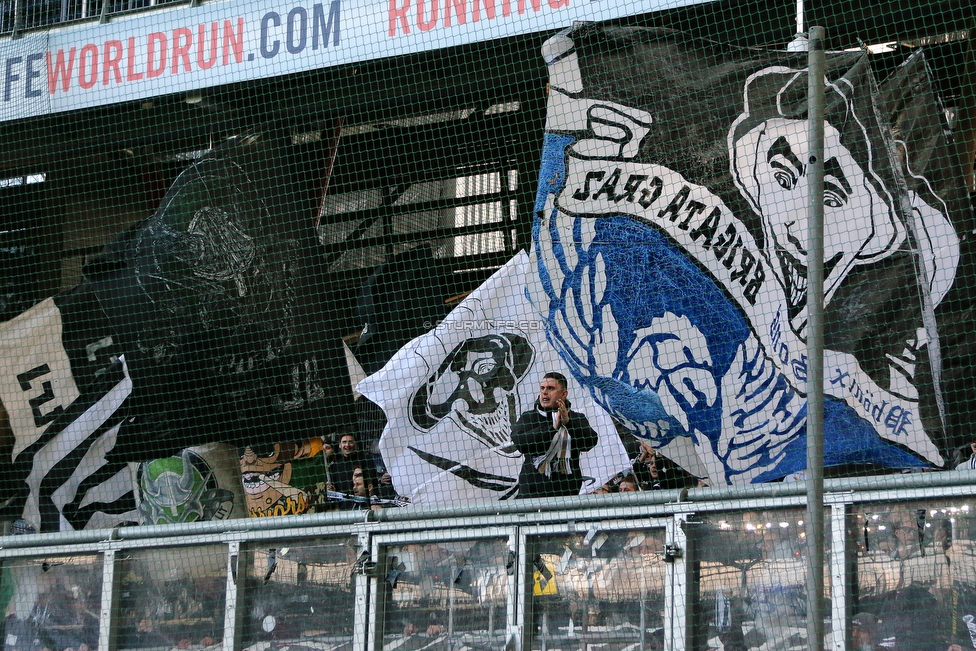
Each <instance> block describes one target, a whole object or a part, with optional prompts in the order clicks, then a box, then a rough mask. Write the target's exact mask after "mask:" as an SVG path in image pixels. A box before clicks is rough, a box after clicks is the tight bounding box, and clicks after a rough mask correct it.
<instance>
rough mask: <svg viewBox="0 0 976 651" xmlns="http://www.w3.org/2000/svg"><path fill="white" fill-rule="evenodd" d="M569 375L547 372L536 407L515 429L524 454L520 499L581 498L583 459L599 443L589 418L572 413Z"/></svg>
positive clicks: (520, 474) (518, 443)
mask: <svg viewBox="0 0 976 651" xmlns="http://www.w3.org/2000/svg"><path fill="white" fill-rule="evenodd" d="M568 393H569V392H568V391H567V390H566V376H564V375H563V374H562V373H555V372H550V373H546V374H545V376H543V378H542V382H541V384H540V386H539V399H538V400H536V402H535V407H534V408H533V409H530V410H529V411H527V412H525V413H523V414H522V415H521V416H520V417H519V419H518V422H516V423H515V425H514V426H513V427H512V442H513V443H514V444H515V448H516V449H517V450H518V451H519V452H521V453H522V456H523V457H524V461H523V462H522V471H521V472H520V473H519V492H518V497H517V499H527V498H531V497H559V496H563V495H579V492H580V487H581V486H582V485H583V475H582V473H581V472H580V463H579V457H580V453H581V452H587V451H589V450H592V449H593V448H594V447H595V446H596V444H597V433H596V432H595V431H593V428H592V427H590V423H589V421H587V420H586V416H584V415H583V414H581V413H579V412H578V411H570V403H569V400H568V399H567V395H568Z"/></svg>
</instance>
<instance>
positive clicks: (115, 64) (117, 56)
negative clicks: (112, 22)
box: [102, 41, 122, 86]
mask: <svg viewBox="0 0 976 651" xmlns="http://www.w3.org/2000/svg"><path fill="white" fill-rule="evenodd" d="M102 52H103V54H102V57H103V59H102V86H108V73H109V72H111V73H112V76H113V77H115V83H117V84H121V83H122V70H120V69H119V62H120V61H122V41H105V47H104V48H103V49H102Z"/></svg>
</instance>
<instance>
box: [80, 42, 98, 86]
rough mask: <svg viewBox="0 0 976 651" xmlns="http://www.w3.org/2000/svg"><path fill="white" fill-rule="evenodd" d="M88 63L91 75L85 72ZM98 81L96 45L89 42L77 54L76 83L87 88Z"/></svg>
mask: <svg viewBox="0 0 976 651" xmlns="http://www.w3.org/2000/svg"><path fill="white" fill-rule="evenodd" d="M89 64H90V65H91V75H88V74H86V72H87V69H88V66H89ZM97 81H98V46H96V45H94V44H92V43H89V44H88V45H86V46H84V47H83V48H81V54H80V55H79V56H78V85H79V86H81V87H82V88H84V89H85V90H88V89H89V88H91V87H92V86H94V85H95V83H96V82H97Z"/></svg>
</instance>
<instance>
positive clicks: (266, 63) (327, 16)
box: [0, 0, 706, 121]
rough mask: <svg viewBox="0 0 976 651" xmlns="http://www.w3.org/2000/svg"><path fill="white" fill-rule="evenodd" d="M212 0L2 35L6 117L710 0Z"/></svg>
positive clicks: (0, 105) (1, 95)
mask: <svg viewBox="0 0 976 651" xmlns="http://www.w3.org/2000/svg"><path fill="white" fill-rule="evenodd" d="M301 1H302V0H284V1H283V0H275V1H271V2H264V1H262V2H256V1H247V2H242V1H237V0H214V1H211V2H204V3H203V4H201V5H200V6H198V7H191V6H189V5H178V6H172V7H165V8H158V9H155V10H150V11H145V12H140V13H137V14H130V15H127V16H117V17H113V19H112V20H111V22H109V23H106V24H99V23H97V22H88V23H81V24H72V25H65V26H61V27H54V28H51V29H50V30H48V31H43V32H28V33H26V34H23V35H22V36H21V37H20V38H16V39H13V38H11V37H10V36H6V37H4V38H2V39H0V80H2V89H0V100H2V101H0V121H9V120H17V119H21V118H27V117H32V116H37V115H44V114H48V113H57V112H61V111H70V110H74V109H81V108H89V107H93V106H101V105H106V104H113V103H116V102H125V101H132V100H138V99H142V98H147V97H154V96H159V95H165V94H169V93H177V92H186V91H192V90H197V89H201V88H207V87H210V86H216V85H220V84H227V83H233V82H240V81H248V80H252V79H261V78H266V77H275V76H279V75H287V74H291V73H296V72H303V71H307V70H314V69H318V68H327V67H329V66H335V65H340V64H347V63H353V62H357V61H367V60H371V59H377V58H382V57H390V56H397V55H401V54H413V53H417V52H423V51H427V50H436V49H440V48H446V47H453V46H457V45H464V44H468V43H474V42H478V41H488V40H493V39H498V38H504V37H508V36H515V35H519V34H530V33H534V32H540V31H546V30H551V29H559V28H563V27H567V26H569V25H571V24H572V23H573V22H574V21H603V20H610V19H614V18H620V17H624V16H629V15H637V14H643V13H649V12H653V11H660V10H663V9H671V8H674V7H678V6H684V5H691V4H697V3H699V2H704V1H706V0H649V1H646V2H631V1H627V2H622V1H620V0H373V1H370V0H321V1H316V0H305V3H304V4H301Z"/></svg>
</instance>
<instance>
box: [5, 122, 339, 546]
mask: <svg viewBox="0 0 976 651" xmlns="http://www.w3.org/2000/svg"><path fill="white" fill-rule="evenodd" d="M281 142H282V139H281V138H278V139H274V138H271V137H269V134H264V133H261V134H254V135H249V136H240V137H237V138H235V139H233V140H231V141H229V142H227V143H224V144H223V145H221V146H220V147H218V148H216V149H214V150H213V151H211V152H208V153H207V154H206V155H205V156H203V157H202V158H201V159H200V160H199V161H197V162H196V163H194V164H193V165H191V166H189V167H188V168H187V169H185V170H184V171H183V172H182V173H181V174H180V175H179V177H177V179H176V181H175V183H174V184H173V186H172V187H171V188H170V189H169V191H168V192H167V193H166V196H165V197H164V198H163V201H162V204H161V205H160V207H159V208H158V209H157V210H156V211H155V213H154V214H153V215H151V216H150V217H148V218H147V219H145V220H143V221H142V222H139V223H137V224H136V225H134V226H133V227H132V228H131V229H130V230H129V231H127V232H126V233H124V234H123V235H121V236H120V237H119V238H117V239H116V240H115V241H114V242H112V243H111V244H109V245H108V246H106V247H105V249H104V250H103V251H102V252H101V253H100V254H99V255H98V256H96V257H95V258H94V259H93V260H90V261H88V263H87V264H86V265H85V267H84V270H83V271H84V274H85V280H84V282H83V283H82V284H80V285H79V286H77V287H75V288H74V289H72V290H71V291H69V292H66V293H65V294H62V295H60V296H56V297H54V298H52V299H48V300H46V301H43V302H41V303H39V304H38V305H36V306H34V307H32V308H31V309H29V310H27V311H26V312H24V313H23V314H21V315H19V316H17V317H15V318H14V319H12V320H10V321H8V322H7V323H4V324H2V326H0V334H2V337H0V401H2V407H3V409H4V410H5V411H6V412H7V415H8V416H9V431H7V428H6V427H5V426H4V423H3V421H2V419H0V435H12V438H13V441H12V446H13V447H12V452H11V457H10V465H9V466H8V467H5V472H4V480H3V481H2V482H0V500H3V504H4V506H3V509H2V514H0V515H3V516H5V517H4V519H12V520H16V519H18V518H22V519H23V520H24V521H25V524H26V528H27V530H39V531H42V532H47V531H57V530H60V529H69V528H73V529H80V528H86V527H89V528H91V527H114V526H117V525H119V524H123V523H125V522H132V521H136V520H138V518H137V517H135V516H136V515H137V514H135V513H134V509H135V501H134V495H133V490H132V483H131V477H130V475H129V473H128V470H127V462H143V461H146V462H148V461H152V460H154V459H160V458H163V459H165V458H167V455H182V450H184V449H185V448H187V447H190V446H197V445H207V444H211V443H242V442H243V443H248V442H251V441H255V440H265V441H267V442H268V443H269V444H273V443H274V442H276V440H275V439H282V440H288V439H290V438H293V437H294V431H296V430H304V429H310V428H317V427H320V426H321V424H322V423H323V422H324V418H325V417H326V416H328V417H329V420H328V421H327V422H329V423H330V424H332V425H334V426H335V427H339V426H340V425H341V424H342V423H343V422H346V423H347V424H348V423H350V422H353V420H354V414H353V402H352V391H351V386H350V382H349V374H348V372H347V370H346V362H345V356H344V354H343V350H342V346H341V340H340V339H339V338H338V336H337V335H336V333H335V332H334V331H333V330H332V325H331V323H332V320H331V319H330V316H329V306H330V304H331V301H330V300H329V299H328V293H327V291H326V288H325V286H324V282H323V278H322V273H321V271H322V270H321V269H318V268H317V267H316V264H317V260H316V259H315V257H314V253H315V249H316V246H317V245H316V241H315V239H314V238H315V235H314V230H313V216H314V208H315V200H316V198H317V195H316V188H317V187H319V186H321V179H320V178H316V177H315V175H316V172H315V170H314V169H304V168H303V169H296V168H297V164H295V163H294V162H290V161H291V159H290V158H289V156H288V151H287V150H285V149H284V145H282V144H281ZM167 463H168V464H169V465H171V466H172V468H169V469H168V470H160V474H159V475H156V476H152V477H150V479H151V480H152V482H157V483H158V480H159V477H160V476H161V477H163V480H162V482H163V483H164V484H165V483H166V482H169V481H170V480H171V479H172V478H173V477H176V478H179V479H181V480H182V481H183V484H184V487H183V488H186V484H187V482H188V481H189V479H188V478H189V477H190V475H191V474H192V473H190V472H189V470H188V466H187V465H186V463H185V460H182V457H180V458H175V459H171V461H170V462H167ZM177 464H179V468H180V469H181V470H174V469H175V468H177ZM162 465H167V464H162ZM184 470H185V471H186V472H183V471H184ZM146 476H147V477H148V476H149V475H146ZM208 481H209V480H208ZM205 483H206V482H203V480H201V481H200V482H195V481H194V482H190V488H192V489H193V490H196V489H199V488H200V487H201V486H204V484H205ZM174 485H176V486H177V488H179V489H180V491H181V493H180V495H179V499H180V500H182V499H183V498H189V497H190V496H192V494H193V493H192V490H190V488H187V489H186V490H185V491H184V490H183V488H180V486H179V485H178V484H174ZM158 488H159V486H151V487H150V486H143V489H144V490H149V489H158ZM150 492H151V491H150ZM221 495H223V493H221ZM211 497H213V495H211ZM171 498H172V499H176V498H175V497H174V495H166V496H165V499H171ZM225 501H226V500H216V501H215V502H214V503H213V509H209V508H204V507H203V506H201V507H200V509H197V508H196V507H194V508H192V509H190V511H191V512H194V517H197V514H196V513H195V511H197V510H200V511H201V513H202V512H205V511H206V512H210V511H211V510H212V511H213V512H214V513H218V512H219V513H223V512H224V511H225V510H226V505H223V503H224V502H225ZM237 501H238V502H240V501H241V500H240V498H238V500H237ZM157 515H158V514H157ZM177 515H180V514H177ZM153 517H155V516H153Z"/></svg>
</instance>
